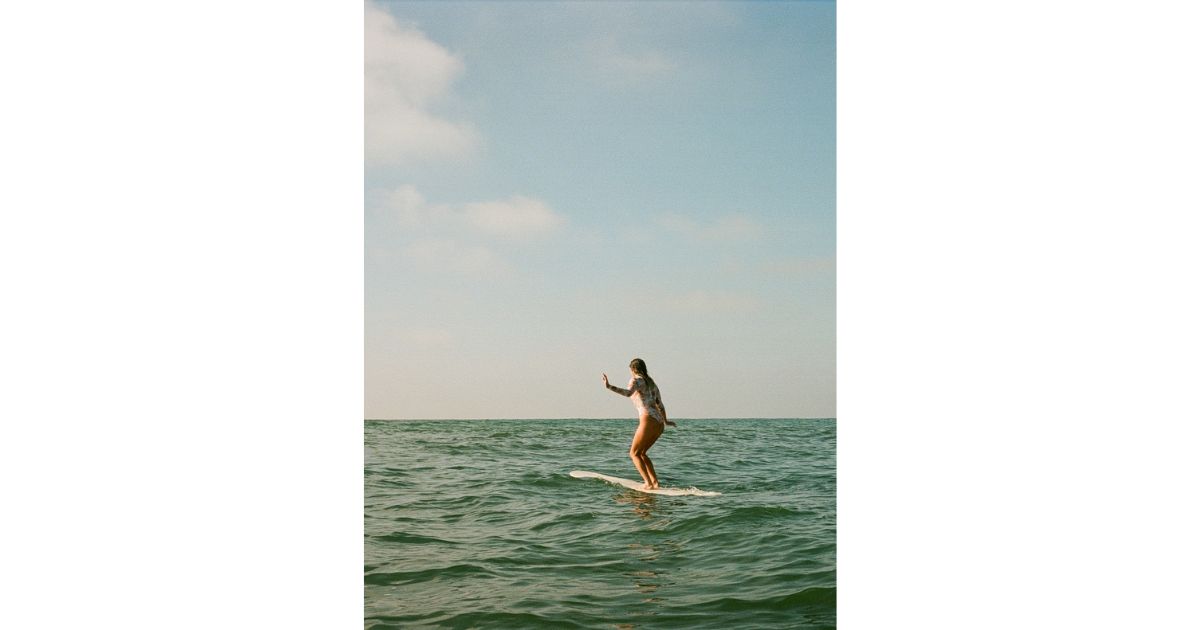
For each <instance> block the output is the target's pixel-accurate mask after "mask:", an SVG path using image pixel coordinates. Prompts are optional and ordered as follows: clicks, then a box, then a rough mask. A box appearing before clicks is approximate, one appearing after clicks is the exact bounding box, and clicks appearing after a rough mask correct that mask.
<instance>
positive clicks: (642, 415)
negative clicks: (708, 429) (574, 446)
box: [601, 359, 678, 490]
mask: <svg viewBox="0 0 1200 630" xmlns="http://www.w3.org/2000/svg"><path fill="white" fill-rule="evenodd" d="M629 371H630V372H631V373H632V374H633V377H632V378H630V379H629V389H622V388H620V387H617V386H616V385H609V384H608V375H607V374H603V373H602V374H601V376H602V377H604V387H606V388H608V389H610V390H612V391H614V392H616V393H618V394H620V395H622V396H627V397H629V398H632V399H633V405H634V406H635V407H637V410H638V428H637V432H636V433H634V434H633V443H632V444H631V445H630V446H629V459H632V460H633V465H634V467H635V468H637V471H638V474H639V475H641V476H642V480H643V481H645V482H646V485H645V486H643V489H645V490H653V489H655V488H658V475H656V474H655V473H654V463H653V462H651V461H650V457H649V456H647V455H646V451H648V450H650V447H651V446H654V443H655V442H656V441H658V437H659V436H660V435H662V432H663V430H665V429H666V428H667V425H668V424H669V425H671V426H673V427H674V426H678V425H676V424H675V423H674V422H671V421H670V420H668V419H667V408H666V407H663V404H662V396H661V395H659V393H658V385H655V384H654V379H652V378H650V375H649V374H648V373H647V372H646V362H645V361H643V360H641V359H634V360H633V361H630V362H629Z"/></svg>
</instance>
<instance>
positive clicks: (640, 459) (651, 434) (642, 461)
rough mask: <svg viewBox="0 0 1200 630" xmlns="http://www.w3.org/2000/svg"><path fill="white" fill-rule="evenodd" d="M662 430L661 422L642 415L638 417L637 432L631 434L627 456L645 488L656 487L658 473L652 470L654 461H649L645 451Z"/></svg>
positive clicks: (656, 439) (655, 440)
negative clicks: (631, 439) (631, 438)
mask: <svg viewBox="0 0 1200 630" xmlns="http://www.w3.org/2000/svg"><path fill="white" fill-rule="evenodd" d="M662 432H663V426H662V424H660V423H658V422H655V421H653V420H651V419H650V418H649V417H648V416H646V415H643V416H642V417H641V418H639V422H638V428H637V432H636V433H634V434H633V444H631V445H630V446H629V458H630V459H632V460H633V465H634V466H635V467H637V469H638V473H639V474H641V476H642V480H643V481H645V482H646V487H647V488H657V487H658V475H657V474H656V473H655V472H654V463H653V462H651V461H650V458H649V457H648V456H647V455H646V451H648V450H650V447H651V446H654V443H655V442H657V441H658V438H659V436H661V435H662Z"/></svg>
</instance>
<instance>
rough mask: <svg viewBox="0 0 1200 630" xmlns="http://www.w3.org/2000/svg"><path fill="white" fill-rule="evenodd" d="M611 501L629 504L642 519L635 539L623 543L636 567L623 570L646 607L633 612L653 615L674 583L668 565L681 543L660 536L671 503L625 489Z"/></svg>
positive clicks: (634, 535) (625, 626)
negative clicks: (655, 606) (625, 543)
mask: <svg viewBox="0 0 1200 630" xmlns="http://www.w3.org/2000/svg"><path fill="white" fill-rule="evenodd" d="M613 500H614V501H616V502H617V503H619V504H622V505H628V506H629V507H630V509H631V510H632V512H633V514H634V515H636V516H637V517H638V519H639V521H640V522H641V524H640V525H635V529H634V530H633V532H632V534H633V537H634V542H631V543H629V544H628V545H626V548H627V549H628V550H629V556H630V559H629V564H631V565H633V566H634V567H635V568H634V569H633V570H631V571H626V572H624V575H625V576H626V577H628V578H629V579H630V581H631V582H632V583H633V589H634V590H635V591H636V592H637V593H638V594H640V595H641V596H642V599H641V603H642V604H648V605H649V606H648V607H644V608H640V609H637V610H635V611H633V614H635V615H647V616H654V615H657V614H658V611H657V610H655V609H654V608H653V607H652V606H654V605H656V604H662V603H663V601H664V598H665V597H666V596H668V594H669V593H670V590H671V589H670V587H671V586H672V585H674V584H675V582H674V581H672V580H671V579H670V575H669V572H668V571H667V570H666V569H667V565H669V564H671V562H670V561H671V560H672V559H673V557H674V556H675V554H677V553H679V552H680V551H681V550H682V549H683V545H682V544H680V543H679V542H677V541H675V540H671V539H669V538H660V536H662V533H663V530H665V529H667V527H668V526H669V525H670V524H671V519H670V518H669V513H670V506H671V504H670V502H664V501H662V500H660V499H659V498H658V497H656V496H655V495H652V494H642V493H640V492H627V493H621V494H618V495H615V496H614V497H613ZM616 627H617V628H625V629H631V628H634V627H636V626H635V625H634V624H619V625H617V626H616Z"/></svg>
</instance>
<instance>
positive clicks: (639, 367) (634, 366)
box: [629, 359, 646, 376]
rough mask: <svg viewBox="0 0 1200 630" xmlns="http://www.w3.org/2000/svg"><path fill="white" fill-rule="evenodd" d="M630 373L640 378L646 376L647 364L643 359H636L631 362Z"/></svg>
mask: <svg viewBox="0 0 1200 630" xmlns="http://www.w3.org/2000/svg"><path fill="white" fill-rule="evenodd" d="M629 371H630V372H633V373H634V374H637V375H638V376H646V362H645V361H643V360H641V359H634V360H632V361H630V362H629Z"/></svg>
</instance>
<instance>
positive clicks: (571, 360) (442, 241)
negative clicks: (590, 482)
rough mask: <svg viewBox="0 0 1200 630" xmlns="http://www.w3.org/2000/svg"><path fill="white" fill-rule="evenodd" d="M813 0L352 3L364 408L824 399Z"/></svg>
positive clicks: (824, 223) (819, 25)
mask: <svg viewBox="0 0 1200 630" xmlns="http://www.w3.org/2000/svg"><path fill="white" fill-rule="evenodd" d="M835 9H836V5H835V4H834V3H832V2H761V3H754V2H745V3H743V2H737V3H732V2H731V3H713V2H704V3H683V2H670V3H638V4H622V3H583V2H580V3H549V2H536V3H518V2H503V3H501V2H427V3H426V2H394V3H392V2H389V3H374V2H368V3H367V5H366V50H365V55H366V58H365V63H366V75H365V90H366V93H365V98H366V103H365V105H366V112H365V114H366V118H365V120H366V138H365V144H366V167H365V169H366V172H365V212H366V216H365V229H366V234H365V245H366V261H365V265H366V269H365V275H366V287H365V290H366V305H365V311H366V322H365V324H366V339H365V344H366V346H365V360H366V365H365V370H366V383H365V386H366V391H365V410H364V411H365V417H367V418H619V417H634V416H635V415H636V414H635V412H634V409H633V406H632V404H631V403H630V401H629V400H628V399H624V398H622V397H620V396H617V395H614V394H613V393H611V392H608V391H606V390H605V389H604V388H603V385H602V383H601V376H600V375H601V373H602V372H605V373H607V374H608V376H609V378H610V379H611V380H612V381H613V382H615V383H617V384H619V385H622V386H623V385H625V384H626V383H627V382H628V380H629V369H628V365H629V361H630V360H631V359H632V358H634V357H640V358H642V359H643V360H645V361H646V364H647V368H648V371H649V373H650V375H651V376H652V377H654V379H655V381H656V382H657V383H658V385H659V388H660V390H661V392H662V397H663V401H664V403H665V405H666V408H667V412H668V415H669V416H671V417H677V418H716V417H727V418H728V417H732V418H755V417H761V418H766V417H807V418H815V417H836V406H835V373H836V364H835V358H836V346H835V338H836V331H835V276H836V267H835V240H836V232H835V219H836V215H835V197H834V189H835V170H834V167H835V122H836V121H835V111H836V110H835V75H836V69H835V38H834V34H835V20H834V17H835Z"/></svg>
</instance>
